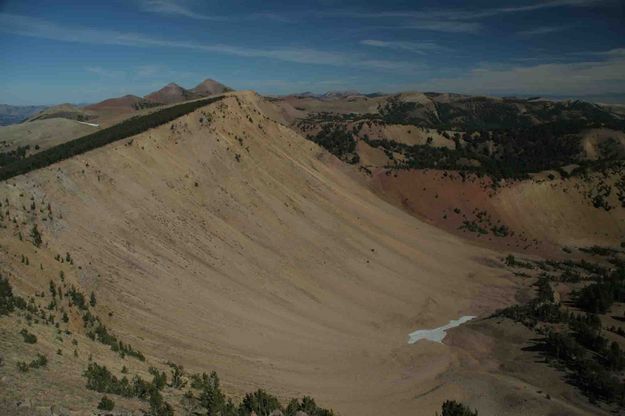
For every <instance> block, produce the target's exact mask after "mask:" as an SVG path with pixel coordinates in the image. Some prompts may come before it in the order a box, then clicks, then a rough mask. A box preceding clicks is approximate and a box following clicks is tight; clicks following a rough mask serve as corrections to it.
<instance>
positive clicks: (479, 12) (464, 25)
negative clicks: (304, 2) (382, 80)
mask: <svg viewBox="0 0 625 416" xmlns="http://www.w3.org/2000/svg"><path fill="white" fill-rule="evenodd" d="M604 1H605V0H551V1H542V2H538V3H533V4H528V5H521V6H507V7H495V8H486V9H422V10H403V11H381V12H369V11H367V12H362V11H355V10H329V11H327V10H326V11H319V12H314V13H313V15H315V16H317V17H342V18H350V19H372V20H377V19H399V20H401V23H398V24H396V25H393V26H384V28H387V29H393V28H394V29H418V30H429V31H437V32H449V33H475V32H478V31H479V30H480V29H481V28H482V24H481V23H480V22H478V20H480V19H485V18H489V17H495V16H501V15H506V14H514V13H525V12H531V11H536V10H542V9H553V8H560V7H592V6H596V5H598V4H601V3H603V2H604Z"/></svg>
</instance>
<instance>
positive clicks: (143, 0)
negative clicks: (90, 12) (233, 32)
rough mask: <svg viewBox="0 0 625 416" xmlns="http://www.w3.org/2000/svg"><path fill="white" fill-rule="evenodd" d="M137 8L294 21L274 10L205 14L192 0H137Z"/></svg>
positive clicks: (184, 14) (217, 19) (188, 14)
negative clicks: (233, 13)
mask: <svg viewBox="0 0 625 416" xmlns="http://www.w3.org/2000/svg"><path fill="white" fill-rule="evenodd" d="M137 4H138V6H139V9H140V10H142V11H144V12H147V13H154V14H160V15H164V16H172V17H185V18H190V19H195V20H211V21H215V22H230V21H246V20H261V19H262V20H273V21H277V22H281V23H288V22H294V21H295V20H297V19H296V18H295V17H294V16H289V15H286V14H281V13H275V12H253V13H246V14H238V15H228V16H226V15H219V14H207V13H202V12H200V11H199V9H200V6H201V4H202V3H199V2H197V1H193V0H137Z"/></svg>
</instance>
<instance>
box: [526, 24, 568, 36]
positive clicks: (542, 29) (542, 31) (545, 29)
mask: <svg viewBox="0 0 625 416" xmlns="http://www.w3.org/2000/svg"><path fill="white" fill-rule="evenodd" d="M567 29H570V26H539V27H535V28H532V29H527V30H522V31H520V32H517V34H518V35H521V36H541V35H548V34H550V33H555V32H562V31H563V30H567Z"/></svg>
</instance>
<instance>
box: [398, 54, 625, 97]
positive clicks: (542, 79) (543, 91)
mask: <svg viewBox="0 0 625 416" xmlns="http://www.w3.org/2000/svg"><path fill="white" fill-rule="evenodd" d="M597 55H598V54H597ZM602 58H604V59H599V60H586V61H582V62H571V63H543V64H537V65H531V66H511V67H494V66H488V65H484V66H481V67H478V68H475V69H473V70H471V71H469V72H467V73H466V74H465V75H462V76H458V77H449V78H437V79H431V80H429V81H426V82H421V83H419V84H412V85H396V86H395V88H397V89H406V88H410V89H418V90H422V91H426V90H427V91H450V92H462V93H468V94H501V95H504V94H532V95H579V96H581V95H600V94H611V93H623V92H625V51H624V50H623V49H614V50H610V51H604V52H602Z"/></svg>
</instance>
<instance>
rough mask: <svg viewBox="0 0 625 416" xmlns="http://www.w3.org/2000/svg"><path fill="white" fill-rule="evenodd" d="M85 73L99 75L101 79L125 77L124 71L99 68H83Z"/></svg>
mask: <svg viewBox="0 0 625 416" xmlns="http://www.w3.org/2000/svg"><path fill="white" fill-rule="evenodd" d="M85 71H87V72H90V73H92V74H95V75H99V76H100V77H103V78H119V77H122V76H124V75H125V72H124V71H119V70H116V69H109V68H103V67H101V66H87V67H85Z"/></svg>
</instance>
